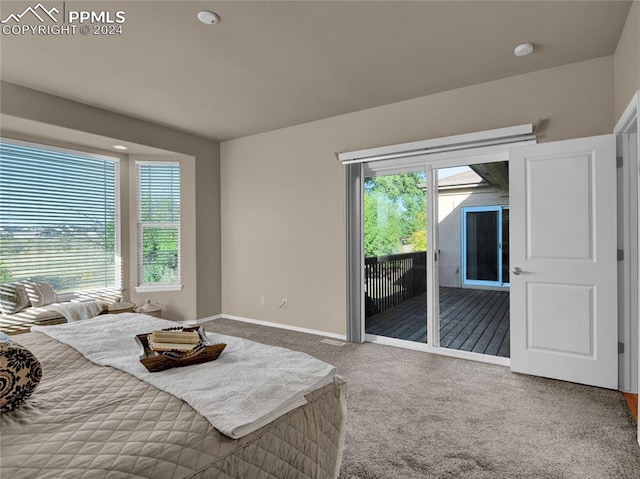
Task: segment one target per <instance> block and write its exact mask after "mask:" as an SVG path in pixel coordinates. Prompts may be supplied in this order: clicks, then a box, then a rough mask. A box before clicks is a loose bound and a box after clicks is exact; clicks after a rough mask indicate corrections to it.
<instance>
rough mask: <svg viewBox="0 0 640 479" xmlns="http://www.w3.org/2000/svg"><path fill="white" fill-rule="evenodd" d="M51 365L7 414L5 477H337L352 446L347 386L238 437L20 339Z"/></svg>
mask: <svg viewBox="0 0 640 479" xmlns="http://www.w3.org/2000/svg"><path fill="white" fill-rule="evenodd" d="M14 339H15V340H16V341H18V342H19V343H21V344H23V345H24V346H26V347H28V348H29V349H30V350H31V351H33V352H34V353H35V355H36V356H37V357H38V359H39V360H40V361H41V362H42V364H43V367H44V376H43V379H42V382H41V383H40V385H39V386H38V388H37V389H36V391H35V392H34V394H33V395H32V396H31V397H30V398H29V399H28V400H27V401H26V403H25V404H23V405H21V406H20V407H19V408H18V409H16V410H14V411H11V412H8V413H5V414H2V415H0V477H2V479H9V478H38V479H40V478H61V477H64V478H65V479H67V478H83V479H88V478H153V479H164V478H167V479H168V478H176V479H177V478H194V479H196V478H197V479H201V478H202V479H204V478H220V479H230V478H234V479H260V478H277V479H287V478H291V479H294V478H296V479H298V478H300V479H306V478H317V479H324V478H335V477H337V473H338V469H339V467H340V462H341V457H342V448H343V445H344V434H345V417H346V381H345V380H343V379H341V378H339V377H336V378H335V379H334V381H333V383H332V384H329V385H327V386H325V387H323V388H321V389H319V390H317V391H314V392H312V393H310V394H308V395H307V396H306V399H307V400H308V403H307V404H306V405H304V406H302V407H300V408H298V409H295V410H293V411H291V412H289V413H288V414H286V415H284V416H281V417H280V418H278V419H276V420H275V421H273V422H272V423H270V424H268V425H266V426H264V427H262V428H261V429H259V430H257V431H255V432H253V433H251V434H249V435H247V436H244V437H242V438H240V439H230V438H228V437H227V436H224V435H222V434H221V433H220V432H218V431H217V430H216V429H215V428H213V426H211V424H210V423H209V422H208V421H207V420H206V419H205V418H204V417H202V416H200V415H199V414H198V413H197V412H196V411H194V410H193V409H192V408H191V407H190V406H189V405H187V404H186V403H185V402H183V401H182V400H180V399H177V398H175V397H174V396H172V395H170V394H168V393H165V392H163V391H160V390H159V389H156V388H155V387H153V386H151V385H149V384H147V383H144V382H142V381H140V380H138V379H136V378H134V377H133V376H131V375H129V374H127V373H124V372H122V371H119V370H117V369H113V368H109V367H101V366H97V365H95V364H93V363H91V362H89V361H88V360H86V359H85V358H84V357H83V356H82V355H81V354H80V353H78V352H77V351H76V350H75V349H73V348H70V347H69V346H66V345H64V344H61V343H59V342H58V341H56V340H54V339H51V338H49V337H47V336H44V335H42V334H39V333H28V334H23V335H20V336H16V337H15V338H14Z"/></svg>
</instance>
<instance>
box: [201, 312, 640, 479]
mask: <svg viewBox="0 0 640 479" xmlns="http://www.w3.org/2000/svg"><path fill="white" fill-rule="evenodd" d="M207 329H208V330H211V331H217V332H220V333H222V334H230V335H233V336H240V337H244V338H248V339H252V340H254V341H259V342H263V343H267V344H273V345H277V346H284V347H288V348H291V349H296V350H299V351H304V352H306V353H308V354H311V355H313V356H315V357H317V358H320V359H322V360H324V361H327V362H330V363H332V364H334V365H335V366H337V368H338V372H339V374H341V375H342V376H344V377H346V378H347V379H348V380H349V381H350V385H349V388H350V394H349V402H348V422H349V429H348V432H347V442H346V449H345V454H344V460H343V465H342V469H341V475H340V478H341V479H392V478H402V479H412V478H439V479H454V478H470V479H475V478H483V479H484V478H486V479H497V478H504V479H507V478H508V479H517V478H563V479H564V478H576V479H577V478H580V479H587V478H593V479H607V478H616V479H623V478H630V479H631V478H633V479H638V478H640V446H638V444H637V442H636V433H635V423H634V422H633V418H632V417H631V413H630V412H629V411H628V409H627V407H626V405H625V401H624V398H623V396H622V394H621V393H618V392H615V391H609V390H605V389H598V388H592V387H588V386H580V385H576V384H571V383H565V382H561V381H553V380H548V379H542V378H534V377H529V376H523V375H518V374H513V373H511V372H510V371H509V369H508V368H505V367H501V366H493V365H487V364H481V363H475V362H471V361H464V360H459V359H452V358H446V357H443V356H436V355H431V354H426V353H421V352H417V351H408V350H403V349H398V348H391V347H386V346H380V345H374V344H364V345H355V344H349V343H347V344H345V345H344V346H332V345H328V344H323V343H321V340H322V339H323V338H321V337H319V336H314V335H308V334H303V333H296V332H292V331H285V330H281V329H275V328H267V327H262V326H256V325H251V324H246V323H240V322H236V321H230V320H218V321H213V322H210V323H208V324H207Z"/></svg>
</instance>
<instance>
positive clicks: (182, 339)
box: [149, 330, 200, 351]
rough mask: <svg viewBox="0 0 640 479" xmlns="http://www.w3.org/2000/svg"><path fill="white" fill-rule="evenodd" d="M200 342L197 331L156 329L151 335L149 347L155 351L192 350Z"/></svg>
mask: <svg viewBox="0 0 640 479" xmlns="http://www.w3.org/2000/svg"><path fill="white" fill-rule="evenodd" d="M199 342H200V335H199V334H198V332H197V331H184V330H180V331H173V330H169V331H167V330H161V331H154V332H152V333H151V334H150V335H149V347H150V348H151V349H153V350H154V351H173V350H176V351H191V350H192V349H193V348H195V347H196V345H197V344H198V343H199Z"/></svg>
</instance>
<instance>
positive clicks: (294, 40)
mask: <svg viewBox="0 0 640 479" xmlns="http://www.w3.org/2000/svg"><path fill="white" fill-rule="evenodd" d="M35 3H36V2H35V1H32V2H7V1H2V2H1V3H0V16H1V17H2V19H5V18H7V15H9V14H11V13H19V12H21V11H23V10H24V8H25V6H27V5H34V4H35ZM42 3H43V4H45V5H47V6H49V5H58V6H59V7H60V10H62V8H66V9H67V10H71V9H74V10H83V9H84V10H94V11H95V10H97V7H96V5H99V6H100V9H103V10H109V11H111V12H115V11H117V10H122V11H124V12H125V13H126V22H125V23H124V25H123V33H122V35H115V36H94V35H84V36H83V35H67V36H43V35H40V36H39V35H2V36H1V38H0V40H1V41H0V54H1V55H0V77H1V79H2V80H4V81H8V82H11V83H16V84H19V85H22V86H25V87H28V88H33V89H36V90H40V91H43V92H46V93H50V94H54V95H58V96H61V97H65V98H69V99H72V100H75V101H79V102H82V103H85V104H89V105H93V106H97V107H100V108H104V109H107V110H111V111H115V112H119V113H123V114H125V115H129V116H132V117H136V118H140V119H144V120H148V121H152V122H155V123H159V124H162V125H166V126H171V127H173V128H176V129H179V130H183V131H188V132H192V133H195V134H198V135H201V136H205V137H208V138H212V139H215V140H226V139H231V138H237V137H241V136H246V135H250V134H254V133H259V132H263V131H268V130H273V129H277V128H282V127H287V126H291V125H295V124H300V123H305V122H309V121H313V120H318V119H321V118H327V117H331V116H336V115H340V114H344V113H348V112H352V111H358V110H363V109H366V108H371V107H376V106H380V105H385V104H389V103H393V102H397V101H401V100H406V99H410V98H415V97H419V96H424V95H429V94H433V93H436V92H440V91H445V90H451V89H454V88H459V87H463V86H467V85H471V84H476V83H481V82H486V81H491V80H496V79H499V78H505V77H509V76H513V75H518V74H522V73H527V72H531V71H534V70H540V69H545V68H550V67H554V66H558V65H563V64H567V63H573V62H577V61H582V60H587V59H591V58H596V57H601V56H605V55H611V54H612V53H613V52H614V51H615V48H616V45H617V43H618V39H619V37H620V33H621V31H622V29H623V27H624V22H625V19H626V17H627V14H628V11H629V7H630V2H627V1H625V2H618V1H534V2H530V1H495V2H494V1H482V0H476V1H446V2H443V1H414V2H404V1H371V2H369V1H294V2H283V1H255V2H254V1H229V2H216V1H209V2H201V1H153V2H152V1H128V2H119V1H101V2H95V1H94V2H80V1H67V2H66V4H65V5H63V2H46V1H44V2H42ZM203 9H207V10H213V11H215V12H217V13H218V14H219V15H220V17H221V18H222V20H221V22H220V23H219V24H217V25H213V26H207V25H204V24H202V23H200V22H199V21H198V20H197V18H196V14H197V12H198V11H200V10H203ZM522 42H532V43H534V44H535V45H536V50H535V52H534V53H533V54H532V55H529V56H527V57H516V56H514V55H513V49H514V47H515V46H516V45H517V44H519V43H522Z"/></svg>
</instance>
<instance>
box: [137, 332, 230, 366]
mask: <svg viewBox="0 0 640 479" xmlns="http://www.w3.org/2000/svg"><path fill="white" fill-rule="evenodd" d="M162 331H197V332H198V335H199V336H200V342H199V343H198V344H197V345H196V346H195V347H194V348H193V349H192V350H191V351H187V352H181V351H166V352H158V351H154V350H153V349H151V348H150V347H149V334H151V333H144V334H138V335H137V336H136V338H135V339H136V342H137V343H138V345H139V346H140V362H141V363H142V364H143V365H144V367H145V368H147V369H148V370H149V371H150V372H152V373H155V372H158V371H164V370H166V369H171V368H179V367H182V366H190V365H192V364H201V363H206V362H208V361H213V360H215V359H218V356H220V353H222V350H223V349H224V348H226V347H227V345H226V344H224V343H219V344H211V343H210V342H209V338H207V335H206V334H205V333H204V328H203V327H202V326H200V327H199V328H197V327H181V326H178V327H175V328H167V329H163V330H162Z"/></svg>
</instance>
